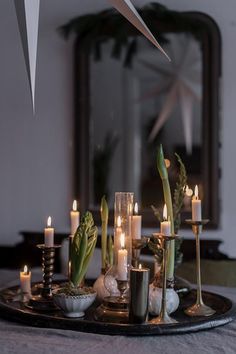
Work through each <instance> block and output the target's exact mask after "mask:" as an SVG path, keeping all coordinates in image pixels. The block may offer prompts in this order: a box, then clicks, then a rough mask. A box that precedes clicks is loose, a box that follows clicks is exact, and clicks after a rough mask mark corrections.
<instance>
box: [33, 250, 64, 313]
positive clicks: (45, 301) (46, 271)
mask: <svg viewBox="0 0 236 354" xmlns="http://www.w3.org/2000/svg"><path fill="white" fill-rule="evenodd" d="M37 247H38V248H39V249H41V250H42V271H43V283H42V288H41V290H40V294H39V295H35V296H32V298H31V299H30V301H29V306H30V307H32V308H33V309H34V310H37V311H52V310H55V309H56V306H55V305H54V303H53V300H52V278H53V273H54V262H55V249H56V248H59V247H61V246H60V245H54V246H53V247H45V245H37Z"/></svg>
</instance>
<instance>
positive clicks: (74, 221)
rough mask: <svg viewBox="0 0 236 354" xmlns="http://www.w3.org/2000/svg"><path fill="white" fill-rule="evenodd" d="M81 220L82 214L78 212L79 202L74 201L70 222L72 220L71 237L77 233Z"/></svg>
mask: <svg viewBox="0 0 236 354" xmlns="http://www.w3.org/2000/svg"><path fill="white" fill-rule="evenodd" d="M79 218H80V213H79V211H78V210H77V201H76V200H74V201H73V206H72V210H71V212H70V220H71V235H72V236H74V234H75V233H76V230H77V228H78V226H79Z"/></svg>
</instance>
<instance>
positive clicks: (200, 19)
mask: <svg viewBox="0 0 236 354" xmlns="http://www.w3.org/2000/svg"><path fill="white" fill-rule="evenodd" d="M167 12H168V10H167ZM174 14H175V16H181V19H184V21H183V22H181V21H176V22H175V21H170V18H169V17H168V19H167V21H160V22H159V21H158V23H157V26H158V32H159V33H160V34H161V33H163V34H164V33H169V32H175V33H178V32H179V33H180V32H190V33H191V32H192V33H195V35H196V31H197V36H198V38H199V40H200V42H201V45H202V60H203V73H202V82H203V98H202V122H203V124H202V131H203V132H204V135H203V142H202V144H203V153H204V157H205V158H204V159H203V162H202V171H203V173H202V176H203V181H202V182H203V185H204V186H205V189H204V193H205V195H206V198H205V201H204V206H203V207H204V209H203V215H204V216H207V218H208V219H210V223H209V227H210V228H217V227H219V224H220V220H219V216H220V197H219V179H220V176H221V169H220V166H219V148H220V140H219V127H220V84H221V82H220V79H221V36H220V31H219V28H218V26H217V24H216V22H215V21H214V20H213V19H212V18H211V17H210V16H208V15H206V14H204V13H201V12H174ZM193 24H194V26H193ZM193 27H194V28H195V30H192V28H193ZM150 28H151V24H150ZM130 35H132V36H134V35H136V36H138V35H140V34H139V33H138V32H137V31H136V30H133V29H132V28H131V29H130ZM89 55H90V54H89V50H86V49H85V48H84V47H81V46H80V40H79V38H76V40H75V45H74V102H75V115H74V195H75V197H76V198H77V199H78V200H79V204H80V209H81V211H82V212H84V211H85V210H86V209H87V208H88V205H89V175H90V170H89V168H90V166H89V156H90V153H91V152H90V147H89V125H90V122H89V117H90V65H89ZM154 204H155V201H154ZM91 211H92V212H93V213H94V218H95V221H96V222H100V212H99V210H91ZM183 214H184V213H183ZM142 215H143V227H147V228H153V227H156V224H157V221H156V218H155V217H154V215H153V212H152V210H151V208H150V210H144V211H142ZM182 219H183V220H184V219H185V215H183V216H182ZM109 221H110V225H112V222H113V213H112V214H111V215H110V218H109ZM181 227H184V223H182V225H181Z"/></svg>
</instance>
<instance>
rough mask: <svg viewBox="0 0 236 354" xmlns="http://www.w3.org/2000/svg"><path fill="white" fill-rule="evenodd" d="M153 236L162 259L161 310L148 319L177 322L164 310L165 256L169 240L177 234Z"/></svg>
mask: <svg viewBox="0 0 236 354" xmlns="http://www.w3.org/2000/svg"><path fill="white" fill-rule="evenodd" d="M155 237H157V238H158V240H159V241H160V247H161V248H162V251H163V259H162V269H163V270H162V271H163V275H162V300H161V311H160V315H159V316H158V317H156V318H154V319H152V320H151V321H150V323H152V324H167V323H177V321H176V320H174V319H173V318H171V317H170V316H169V315H168V313H167V310H166V282H167V276H166V275H167V258H168V252H169V248H170V242H171V241H172V240H175V239H176V238H177V237H178V236H165V235H163V234H155Z"/></svg>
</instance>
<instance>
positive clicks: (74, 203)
mask: <svg viewBox="0 0 236 354" xmlns="http://www.w3.org/2000/svg"><path fill="white" fill-rule="evenodd" d="M72 210H73V211H77V200H74V201H73V205H72Z"/></svg>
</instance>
